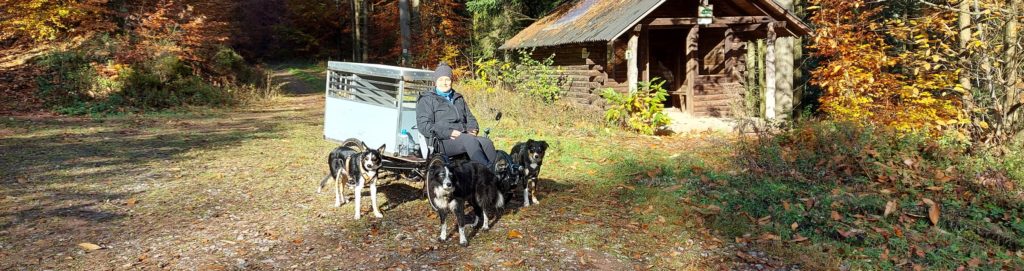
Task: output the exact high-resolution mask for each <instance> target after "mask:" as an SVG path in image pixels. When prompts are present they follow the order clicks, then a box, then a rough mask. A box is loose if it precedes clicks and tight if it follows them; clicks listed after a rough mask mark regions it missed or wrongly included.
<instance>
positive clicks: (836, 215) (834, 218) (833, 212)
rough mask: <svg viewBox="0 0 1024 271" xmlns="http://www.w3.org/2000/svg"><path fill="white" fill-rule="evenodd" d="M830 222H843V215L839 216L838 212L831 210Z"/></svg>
mask: <svg viewBox="0 0 1024 271" xmlns="http://www.w3.org/2000/svg"><path fill="white" fill-rule="evenodd" d="M832 220H835V221H843V215H841V214H839V212H837V211H835V210H833V211H832Z"/></svg>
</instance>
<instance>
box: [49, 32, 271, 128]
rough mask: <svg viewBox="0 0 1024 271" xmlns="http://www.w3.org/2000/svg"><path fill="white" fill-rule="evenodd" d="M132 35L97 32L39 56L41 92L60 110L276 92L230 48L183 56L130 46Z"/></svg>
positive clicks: (218, 100)
mask: <svg viewBox="0 0 1024 271" xmlns="http://www.w3.org/2000/svg"><path fill="white" fill-rule="evenodd" d="M126 40H130V38H127V39H126V38H124V37H120V38H118V39H112V38H110V37H109V36H108V35H97V36H95V37H94V38H93V39H90V40H88V41H87V42H85V43H83V45H82V46H81V47H78V48H75V49H71V50H65V51H55V52H51V53H49V54H46V55H44V56H42V57H40V58H38V59H36V60H35V64H36V65H37V66H38V67H40V68H41V69H42V70H43V71H45V73H44V75H43V76H39V77H38V78H36V81H37V82H38V84H39V91H38V92H37V96H38V97H40V98H42V100H43V101H44V102H45V103H46V105H47V106H49V107H51V108H53V109H54V110H55V111H57V112H59V113H62V114H71V115H81V114H97V113H113V112H125V111H135V110H140V109H141V110H153V109H156V110H161V109H167V108H172V107H177V106H183V105H213V106H216V105H231V104H237V103H239V102H245V101H247V100H250V99H256V98H264V97H267V96H271V95H273V91H271V88H270V87H269V85H268V81H269V79H268V77H267V74H266V73H264V72H263V71H262V70H261V69H260V68H258V67H252V66H250V65H247V63H246V62H245V60H244V59H243V58H242V57H241V56H240V55H239V54H238V53H236V52H235V51H234V50H232V49H231V48H229V47H223V46H222V47H218V48H217V49H215V50H212V51H210V52H209V54H208V55H207V56H205V57H203V59H201V60H194V61H185V60H183V56H182V55H181V53H180V52H177V51H174V50H168V49H166V47H169V46H170V47H173V46H175V45H174V44H173V42H170V41H162V42H165V43H168V44H163V45H161V46H157V47H154V48H150V49H152V50H147V49H140V48H138V47H133V46H126V45H125V44H127V42H126ZM118 61H124V62H118Z"/></svg>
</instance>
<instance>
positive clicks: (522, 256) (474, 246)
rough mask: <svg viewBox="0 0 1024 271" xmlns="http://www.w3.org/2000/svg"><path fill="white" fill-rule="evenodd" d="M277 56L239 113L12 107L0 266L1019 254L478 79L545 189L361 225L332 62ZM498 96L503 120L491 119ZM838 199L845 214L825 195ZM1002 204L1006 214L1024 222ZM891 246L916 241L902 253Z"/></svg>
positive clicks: (485, 100) (598, 264)
mask: <svg viewBox="0 0 1024 271" xmlns="http://www.w3.org/2000/svg"><path fill="white" fill-rule="evenodd" d="M270 67H271V68H272V69H273V70H274V82H276V83H275V84H276V85H277V86H278V87H279V89H281V94H280V95H278V96H276V97H273V98H270V99H267V100H262V101H259V102H255V103H251V104H248V105H244V106H240V107H235V108H228V109H211V108H181V109H177V110H173V111H166V112H159V113H146V114H129V115H113V116H92V117H73V116H58V115H54V114H49V113H32V112H31V111H30V112H26V113H18V114H5V115H4V116H3V118H2V119H0V270H43V269H51V270H94V269H116V270H126V269H131V270H140V269H141V270H153V269H174V270H178V269H189V270H240V269H290V270H293V269H300V270H324V269H342V270H353V269H359V270H378V269H390V270H424V269H426V270H430V269H436V270H451V269H460V270H477V269H482V270H564V269H568V270H584V269H586V270H592V269H596V270H630V269H632V270H647V269H654V270H834V269H859V268H857V266H867V267H865V269H874V268H872V267H871V266H874V265H875V264H884V266H888V267H889V268H892V269H901V268H908V267H918V265H917V264H919V263H932V264H941V266H954V267H955V266H958V265H960V266H965V265H966V266H977V265H978V264H986V263H988V264H990V266H995V268H993V269H999V267H998V266H1003V269H1006V267H1007V266H1019V263H1020V261H1021V259H1024V251H1021V250H1017V249H1015V248H1016V243H1014V242H1013V240H1009V242H1004V243H1006V244H1009V245H1005V246H1006V247H1009V248H1013V249H1012V250H1007V249H1005V248H1004V247H1000V246H999V244H998V243H996V242H994V241H985V240H986V239H983V238H982V237H972V238H966V237H963V238H960V237H956V236H968V237H970V236H971V235H970V232H971V231H972V229H973V228H976V227H967V228H963V229H960V230H956V231H954V232H952V233H950V232H945V231H940V230H933V228H932V227H930V225H929V224H928V222H927V219H924V218H923V216H917V215H915V216H909V215H907V216H905V217H901V218H900V221H904V220H906V221H908V222H906V225H917V226H915V227H909V226H904V227H903V228H902V229H904V230H906V231H907V233H906V234H907V240H909V241H901V240H903V239H902V238H892V239H889V237H888V236H886V239H879V240H882V241H879V240H875V239H878V238H881V237H878V238H875V237H874V235H871V233H867V234H860V235H850V236H853V237H850V236H847V233H850V232H854V230H849V231H848V232H843V231H840V232H839V234H832V232H833V231H832V230H831V229H832V228H830V226H829V224H827V223H824V222H821V221H832V220H836V221H839V222H844V221H852V222H850V224H849V225H847V224H843V225H846V226H844V227H847V226H849V227H854V226H855V227H860V228H869V226H870V227H876V226H877V227H881V228H875V229H874V230H875V231H878V232H882V233H880V234H879V236H882V235H885V234H887V233H888V231H887V229H888V228H885V227H890V226H889V225H887V224H883V223H882V222H886V221H889V220H884V219H883V220H881V221H878V220H871V221H874V222H871V221H867V222H864V221H861V220H862V219H861V218H860V217H867V218H872V217H875V216H878V214H881V212H882V211H881V209H879V208H883V207H884V206H886V202H885V201H884V200H874V201H869V200H865V198H866V197H868V196H871V195H875V194H871V193H855V192H856V191H855V190H849V189H851V188H850V187H837V186H835V185H831V184H829V185H825V184H822V185H808V184H802V183H799V182H786V181H779V180H776V181H769V180H764V179H762V178H760V177H757V176H759V175H752V174H750V173H749V172H747V170H745V169H743V167H742V166H738V163H737V161H742V160H741V159H737V150H736V146H738V144H736V143H737V141H738V140H737V137H736V136H735V135H734V134H729V133H723V132H700V133H681V134H675V135H670V136H660V137H653V136H639V135H635V134H631V133H628V132H621V131H615V130H614V129H609V128H606V127H603V126H601V125H599V124H596V123H600V121H599V120H597V121H595V119H600V117H595V116H593V114H595V113H593V112H589V113H588V112H578V111H573V110H572V109H565V108H562V107H557V106H552V105H543V104H541V103H536V102H529V101H528V99H525V98H523V97H520V96H517V95H516V94H514V93H505V92H502V91H497V92H484V91H473V90H466V91H464V93H466V94H467V97H468V98H469V102H470V104H471V105H473V107H474V108H473V112H474V113H476V115H477V118H478V119H479V120H480V122H481V126H482V127H493V128H495V129H494V132H493V133H492V135H491V136H492V139H493V140H494V142H495V145H496V146H498V147H499V148H500V149H505V150H508V149H509V148H510V147H511V146H512V145H513V144H514V143H515V142H519V141H524V140H526V139H538V140H546V141H547V142H548V143H549V144H550V146H551V147H550V148H549V150H548V157H547V158H546V159H545V163H544V168H543V170H542V173H541V182H540V187H541V188H540V189H539V190H540V191H539V198H540V201H541V203H540V204H539V205H533V206H530V207H520V206H521V202H520V201H519V200H518V198H513V199H512V202H511V203H510V206H511V207H510V208H509V209H507V210H506V212H505V214H504V215H503V216H502V217H500V219H498V220H497V221H496V223H495V224H494V225H493V226H492V228H491V230H490V231H478V230H471V231H470V238H469V246H468V247H461V246H459V245H458V241H457V238H458V237H457V232H456V231H455V230H454V229H455V227H449V229H450V233H449V236H450V238H449V240H448V241H447V242H439V241H437V235H438V232H439V227H438V225H437V220H438V219H437V217H436V216H435V215H434V214H433V212H432V211H431V209H430V207H429V206H428V204H427V202H426V199H425V198H424V197H423V196H422V193H421V191H422V190H421V188H422V185H423V184H422V183H419V182H410V181H406V180H399V179H394V178H391V179H386V180H385V181H384V182H383V186H382V187H381V189H380V191H381V193H379V194H380V195H378V196H379V197H380V198H379V199H380V200H379V203H380V205H382V211H383V213H384V218H375V217H373V215H372V214H371V213H370V209H371V208H370V206H369V200H368V199H366V198H365V197H366V196H367V194H368V193H367V191H366V190H363V191H364V201H363V202H364V204H363V206H362V207H363V208H362V210H361V212H362V214H363V217H362V219H359V220H354V219H353V218H352V215H353V211H354V210H353V205H354V204H352V203H349V204H346V205H343V206H341V207H340V208H336V207H334V206H333V200H334V199H333V193H331V192H330V191H326V192H325V193H320V194H318V193H316V185H317V183H318V182H319V181H320V179H321V178H322V177H323V176H324V175H325V174H326V172H327V168H326V167H325V166H326V165H325V164H326V163H325V161H324V160H325V158H326V155H327V153H328V152H330V150H331V149H332V148H333V147H335V145H334V144H333V143H330V142H327V141H325V140H323V108H324V98H323V94H322V93H323V90H322V89H323V87H322V82H323V81H324V80H323V72H322V70H323V68H322V65H315V64H313V65H310V64H301V65H300V64H282V65H271V66H270ZM498 110H501V111H502V112H504V115H505V118H503V119H502V120H501V121H500V122H495V121H494V120H490V119H489V118H487V117H486V116H487V115H493V113H495V112H497V111H498ZM702 130H703V129H702ZM839 197H842V198H849V201H850V202H849V204H846V205H850V206H851V207H849V208H847V209H849V210H846V209H836V208H838V207H836V206H837V205H836V204H831V205H830V204H825V203H826V202H831V201H837V200H836V199H835V198H839ZM815 202H821V204H815ZM903 205H904V206H903V207H904V208H907V210H908V211H913V212H918V211H919V209H920V208H923V207H920V206H919V205H920V204H918V205H913V203H909V202H908V203H906V204H903ZM844 206H845V205H844ZM950 206H951V207H950V209H952V205H950ZM1000 206H1001V205H1000ZM1000 206H994V207H991V208H989V209H993V208H994V209H993V210H995V209H999V208H1002V207H1000ZM1007 206H1011V205H1007ZM885 208H888V207H885ZM1006 208H1010V207H1006ZM1014 208H1015V207H1014ZM834 210H840V212H836V211H834ZM858 210H860V211H858ZM865 210H866V211H865ZM986 210H988V209H986ZM999 210H1002V209H999ZM1007 210H1010V211H1003V212H999V213H998V214H999V215H1001V216H1005V217H1009V218H1006V220H1007V221H1011V222H1012V221H1015V222H1012V223H1018V224H1020V223H1021V221H1020V219H1019V218H1018V219H1016V220H1013V216H1014V215H1012V214H1016V213H1017V211H1015V210H1016V209H1007ZM830 211H831V220H830V218H829V212H830ZM847 212H850V214H849V215H840V214H847ZM986 212H990V211H986ZM861 213H863V214H866V215H861ZM876 213H877V214H876ZM947 215H948V216H953V215H954V214H952V213H950V214H944V216H943V217H944V218H943V219H945V217H946V216H947ZM837 216H838V217H837ZM793 221H801V223H799V224H798V223H795V222H793ZM448 223H449V225H452V224H453V223H454V221H451V220H449V221H448ZM837 223H838V222H837ZM865 223H866V224H865ZM1008 223H1009V222H1008ZM1014 225H1017V224H1014ZM1021 225H1024V224H1021ZM780 229H782V230H780ZM843 229H846V228H843ZM900 229H901V228H900V227H896V228H893V230H895V231H897V234H899V233H900V232H901V231H900ZM912 233H913V234H914V235H913V236H910V235H911V234H912ZM801 234H803V236H807V237H810V238H807V237H803V236H801ZM950 234H953V235H954V236H953V237H951V236H950ZM965 234H966V235H965ZM857 236H867V237H864V238H862V237H857ZM851 238H854V239H851ZM886 240H888V241H886ZM979 240H981V241H979ZM878 242H883V243H884V242H888V243H889V245H883V246H881V247H883V248H884V250H883V249H881V248H879V249H876V248H875V247H876V245H875V243H878ZM894 242H895V243H894ZM899 242H904V243H899ZM907 242H910V243H907ZM949 242H953V243H952V244H953V245H946V246H941V245H940V244H949ZM894 244H895V245H894ZM889 247H893V255H909V256H901V258H897V257H896V256H890V255H889V249H888V248H889ZM899 247H904V248H905V249H899ZM959 249H964V250H963V251H967V252H963V251H961V250H959ZM926 251H927V253H926ZM985 251H988V254H991V255H989V256H988V257H986V255H983V254H984V253H981V252H985ZM876 252H877V253H878V254H879V255H875V254H869V253H876ZM883 252H884V254H881V253H883ZM897 253H902V254H897ZM1014 253H1016V254H1014ZM949 255H954V256H949ZM1004 262H1005V263H1006V265H1002V264H1003V263H1004ZM1014 264H1016V265H1014ZM1009 269H1013V268H1012V267H1011V268H1009Z"/></svg>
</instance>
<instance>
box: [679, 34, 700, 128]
mask: <svg viewBox="0 0 1024 271" xmlns="http://www.w3.org/2000/svg"><path fill="white" fill-rule="evenodd" d="M698 29H700V27H698V26H694V27H691V28H690V31H689V32H687V33H686V79H685V82H686V99H685V100H684V101H683V102H684V103H686V112H689V113H691V114H693V109H694V103H693V100H694V99H693V98H694V97H693V95H694V93H693V88H694V86H695V85H696V83H697V73H698V72H699V69H698V67H697V44H698V43H697V38H698V37H699V33H698Z"/></svg>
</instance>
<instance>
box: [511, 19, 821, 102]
mask: <svg viewBox="0 0 1024 271" xmlns="http://www.w3.org/2000/svg"><path fill="white" fill-rule="evenodd" d="M708 4H710V9H709V5H708ZM701 11H703V12H701ZM699 12H701V13H702V14H701V15H699V14H698V13H699ZM810 32H811V29H810V28H809V27H808V26H807V25H806V24H804V23H803V22H801V21H800V19H798V18H797V17H796V16H795V15H793V14H792V13H790V12H788V11H786V10H785V9H784V8H783V7H782V6H780V5H779V4H778V3H776V2H775V1H773V0H710V1H708V0H576V1H569V2H567V3H565V4H563V5H561V6H559V7H558V8H556V9H555V10H554V11H552V12H551V14H549V15H547V16H546V17H544V18H542V19H540V20H538V21H536V22H535V23H533V24H532V25H530V26H529V27H527V28H525V29H523V30H522V31H520V32H519V33H518V34H517V35H516V36H514V37H513V38H511V39H509V40H508V41H506V42H505V43H504V44H503V45H502V46H501V49H505V50H512V49H531V48H532V49H533V53H532V54H533V55H532V57H534V58H536V59H543V58H547V57H549V56H551V55H552V54H554V55H555V57H554V65H555V66H557V67H559V68H561V70H562V76H563V78H565V79H566V84H565V85H564V89H563V90H565V91H566V95H565V98H564V99H569V100H572V101H574V102H576V103H579V104H581V105H584V106H587V107H592V108H595V109H601V108H604V103H605V102H604V99H603V98H602V97H601V96H600V93H601V91H602V90H603V89H605V88H613V89H615V90H616V91H619V92H623V93H625V92H628V91H635V89H636V86H637V82H638V81H649V80H650V79H652V78H655V77H658V78H662V79H665V80H666V83H665V85H664V86H665V88H666V89H667V90H668V91H669V93H670V99H669V101H667V104H666V107H676V108H679V109H680V110H684V111H686V112H689V113H691V114H693V115H699V116H714V117H720V116H729V115H731V112H733V111H732V110H733V109H732V108H733V106H734V105H735V104H737V102H739V101H741V100H742V95H743V93H744V92H745V91H744V86H743V82H744V81H743V78H744V76H745V75H744V74H745V67H746V64H745V61H746V58H745V57H744V56H745V55H746V43H747V42H748V41H753V40H757V39H766V40H767V42H768V44H769V46H768V48H772V46H770V45H771V44H772V42H774V40H775V39H776V38H777V37H786V36H803V35H807V34H809V33H810ZM768 51H769V52H768V53H767V56H766V61H767V62H768V65H766V67H768V68H767V69H766V74H765V77H766V78H767V80H769V83H768V84H766V86H767V87H766V88H767V90H766V93H773V89H774V84H773V83H771V81H772V80H773V79H774V73H773V72H774V69H773V67H774V64H773V63H772V61H773V53H771V52H770V51H772V50H768ZM765 96H766V97H774V96H773V95H768V94H766V95H765ZM772 99H774V98H772ZM773 102H774V101H765V103H766V104H769V103H773Z"/></svg>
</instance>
